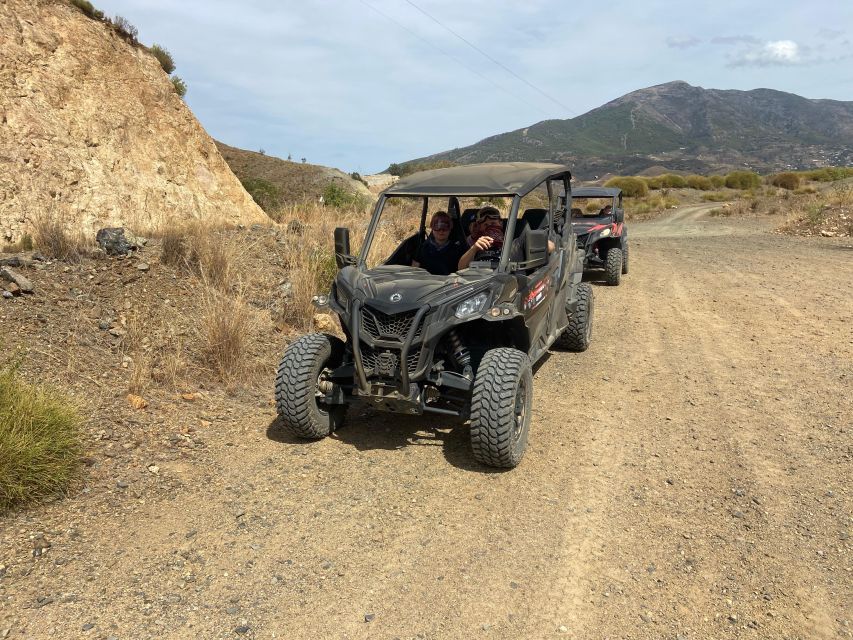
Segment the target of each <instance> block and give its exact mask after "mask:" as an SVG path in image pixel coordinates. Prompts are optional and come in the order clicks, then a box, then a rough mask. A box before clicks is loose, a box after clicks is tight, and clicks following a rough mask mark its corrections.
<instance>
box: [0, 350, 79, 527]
mask: <svg viewBox="0 0 853 640" xmlns="http://www.w3.org/2000/svg"><path fill="white" fill-rule="evenodd" d="M81 452H82V447H81V445H80V417H79V416H78V414H77V411H76V409H75V408H74V406H73V404H72V403H71V401H70V400H68V398H66V397H65V396H63V395H62V394H60V393H59V392H57V391H53V390H51V389H48V388H46V387H36V386H33V385H30V384H27V383H25V382H23V381H22V380H21V379H20V378H19V377H18V375H17V372H16V371H15V369H14V368H11V367H8V366H5V367H3V368H0V513H2V512H4V511H6V510H7V509H9V508H11V507H13V506H16V505H19V504H25V503H27V502H32V501H34V500H38V499H40V498H46V497H49V496H52V495H56V494H57V493H62V492H63V491H65V490H66V489H67V487H68V485H69V483H70V482H71V481H72V480H73V479H74V478H75V477H76V475H77V471H78V469H79V463H80V454H81Z"/></svg>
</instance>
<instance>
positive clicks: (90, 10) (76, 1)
mask: <svg viewBox="0 0 853 640" xmlns="http://www.w3.org/2000/svg"><path fill="white" fill-rule="evenodd" d="M71 4H73V5H74V6H75V7H77V8H78V9H80V11H82V12H83V13H85V14H86V15H87V16H89V17H90V18H92V19H93V20H100V19H101V18H103V17H104V14H103V13H102V12H101V11H98V10H97V9H95V7H93V6H92V3H91V2H89V0H71ZM99 14H100V15H99Z"/></svg>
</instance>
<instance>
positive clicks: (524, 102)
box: [359, 0, 550, 117]
mask: <svg viewBox="0 0 853 640" xmlns="http://www.w3.org/2000/svg"><path fill="white" fill-rule="evenodd" d="M359 2H361V4H363V5H364V6H365V7H367V8H368V9H371V10H372V11H374V12H376V13H378V14H379V15H380V16H382V17H383V18H385V19H386V20H388V21H390V22H393V23H394V24H396V25H397V26H398V27H400V28H401V29H402V30H403V31H405V32H406V33H408V34H410V35H412V36H414V37H415V38H417V39H418V40H420V41H421V42H423V43H424V44H426V45H427V46H429V47H431V48H433V49H435V50H436V51H438V52H439V53H440V54H442V55H443V56H447V57H448V58H450V59H451V60H453V62H455V63H456V64H458V65H459V66H460V67H462V68H464V69H466V70H467V71H470V72H471V73H473V74H474V75H475V76H477V77H479V78H481V79H483V80H485V81H486V82H488V83H489V84H491V85H493V86H495V87H497V88H498V89H500V90H501V91H503V92H504V93H506V94H508V95H510V96H512V97H513V98H515V99H516V100H518V101H519V102H520V103H521V104H523V105H524V106H525V107H529V108H531V109H535V110H536V111H538V112H539V113H541V114H542V115H544V116H546V117H548V116H549V115H550V114H548V113H547V112H546V111H545V110H543V109H542V108H540V107H537V106H536V105H532V104H530V103H529V102H527V101H526V100H524V99H523V98H522V97H521V96H519V95H518V94H516V93H515V92H513V91H510V90H509V89H507V88H506V87H503V86H501V85H499V84H498V83H497V82H495V81H494V80H492V79H491V78H489V77H488V76H485V75H483V74H482V73H480V72H479V71H477V70H476V69H472V68H471V67H469V66H468V65H467V64H465V63H464V62H462V61H461V60H460V59H459V58H457V57H456V56H454V55H452V54H449V53H447V51H445V50H444V49H441V48H440V47H437V46H436V45H434V44H433V43H432V42H430V41H429V40H427V39H426V38H424V37H423V36H420V35H419V34H417V33H415V32H414V31H412V30H411V29H409V28H408V27H406V26H405V25H403V24H401V23H400V22H398V21H397V20H395V19H394V18H392V17H391V16H389V15H388V14H386V13H383V12H382V11H380V10H379V9H377V8H376V7H374V6H373V5H372V4H370V3H369V2H366V0H359Z"/></svg>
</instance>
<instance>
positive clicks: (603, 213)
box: [598, 204, 613, 216]
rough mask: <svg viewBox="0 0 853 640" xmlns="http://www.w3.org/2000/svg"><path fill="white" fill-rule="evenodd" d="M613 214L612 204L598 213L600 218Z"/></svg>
mask: <svg viewBox="0 0 853 640" xmlns="http://www.w3.org/2000/svg"><path fill="white" fill-rule="evenodd" d="M611 213H613V205H612V204H608V205H605V206H604V207H603V208H602V209H601V211H599V212H598V215H600V216H609V215H610V214H611Z"/></svg>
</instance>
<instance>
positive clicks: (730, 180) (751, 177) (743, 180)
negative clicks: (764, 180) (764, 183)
mask: <svg viewBox="0 0 853 640" xmlns="http://www.w3.org/2000/svg"><path fill="white" fill-rule="evenodd" d="M726 186H727V187H728V188H729V189H755V188H757V187H759V186H761V176H759V175H758V174H757V173H755V172H754V171H732V172H731V173H729V174H726Z"/></svg>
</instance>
